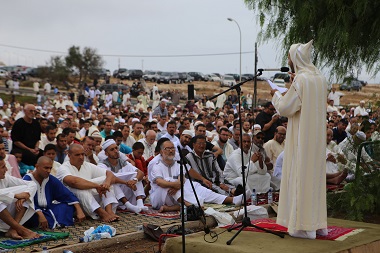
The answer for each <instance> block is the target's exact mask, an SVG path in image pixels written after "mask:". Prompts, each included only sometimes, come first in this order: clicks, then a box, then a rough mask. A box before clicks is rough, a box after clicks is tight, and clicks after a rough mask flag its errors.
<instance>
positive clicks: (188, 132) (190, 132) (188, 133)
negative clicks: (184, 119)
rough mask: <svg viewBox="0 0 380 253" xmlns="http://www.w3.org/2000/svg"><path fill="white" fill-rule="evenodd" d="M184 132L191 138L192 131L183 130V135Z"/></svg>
mask: <svg viewBox="0 0 380 253" xmlns="http://www.w3.org/2000/svg"><path fill="white" fill-rule="evenodd" d="M184 134H187V135H189V136H190V137H191V138H193V132H192V131H190V130H183V132H182V135H184Z"/></svg>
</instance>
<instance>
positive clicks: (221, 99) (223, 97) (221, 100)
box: [215, 90, 227, 109]
mask: <svg viewBox="0 0 380 253" xmlns="http://www.w3.org/2000/svg"><path fill="white" fill-rule="evenodd" d="M222 91H223V90H220V92H222ZM226 100H227V97H226V94H224V93H223V94H221V95H220V96H219V97H218V98H217V99H216V105H215V107H216V108H219V109H222V108H223V106H224V103H225V102H226Z"/></svg>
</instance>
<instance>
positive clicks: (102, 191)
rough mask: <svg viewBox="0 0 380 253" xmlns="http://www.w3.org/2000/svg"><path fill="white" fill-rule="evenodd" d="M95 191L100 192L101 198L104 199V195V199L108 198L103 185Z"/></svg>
mask: <svg viewBox="0 0 380 253" xmlns="http://www.w3.org/2000/svg"><path fill="white" fill-rule="evenodd" d="M95 189H96V191H97V192H98V194H99V197H102V195H104V197H105V196H106V193H107V190H106V189H105V188H104V187H103V185H99V186H97V187H96V188H95Z"/></svg>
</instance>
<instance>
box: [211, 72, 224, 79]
mask: <svg viewBox="0 0 380 253" xmlns="http://www.w3.org/2000/svg"><path fill="white" fill-rule="evenodd" d="M211 74H213V75H216V76H218V77H219V78H222V75H221V74H219V73H211Z"/></svg>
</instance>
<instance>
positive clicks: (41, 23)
mask: <svg viewBox="0 0 380 253" xmlns="http://www.w3.org/2000/svg"><path fill="white" fill-rule="evenodd" d="M1 10H2V11H1V15H0V34H1V35H2V36H0V61H3V62H4V63H5V64H7V65H15V64H20V65H27V66H37V65H45V63H46V62H47V61H48V60H49V59H50V56H52V55H59V54H54V53H50V52H49V53H47V52H38V51H30V50H23V49H16V48H11V47H5V46H2V45H11V46H16V47H25V48H33V49H42V50H51V51H58V52H67V49H68V48H69V47H70V46H72V45H76V46H80V47H81V48H83V47H85V46H87V47H92V48H96V49H97V50H98V53H99V54H101V55H140V56H157V55H199V54H219V53H236V54H233V55H222V56H204V57H174V58H173V57H172V58H162V57H133V58H131V57H109V56H107V57H103V59H104V60H105V67H106V68H108V69H110V70H111V71H113V70H115V69H116V68H118V62H119V60H120V66H121V67H124V68H129V69H132V68H138V69H143V70H163V71H186V72H189V71H200V72H203V73H212V72H218V73H222V74H223V73H231V72H232V73H239V66H240V65H239V50H240V47H239V45H240V44H239V41H240V40H239V29H238V26H237V25H236V23H234V22H230V21H228V20H227V18H228V17H230V18H233V19H234V20H236V21H237V22H238V23H239V25H240V28H241V32H242V52H248V51H251V52H253V51H254V43H255V42H256V34H257V33H258V31H259V30H260V28H259V25H258V23H257V18H256V15H255V13H254V12H252V11H250V10H248V8H247V7H246V6H245V4H244V1H243V0H203V1H202V0H134V1H133V0H107V1H104V0H103V1H102V0H64V1H62V0H33V1H28V0H11V1H2V4H1ZM258 51H259V61H258V68H280V67H281V65H282V64H281V59H282V55H281V51H280V49H278V43H277V42H276V41H273V42H272V43H268V44H264V45H259V46H258ZM241 69H242V70H241V72H242V73H253V70H254V54H253V53H249V54H243V55H242V64H241ZM273 74H274V72H264V73H263V76H267V77H269V76H271V75H273ZM360 77H361V78H363V79H365V80H369V79H368V76H367V75H364V74H363V75H362V76H360ZM371 81H372V82H374V80H369V83H371ZM376 81H379V78H377V80H376Z"/></svg>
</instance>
